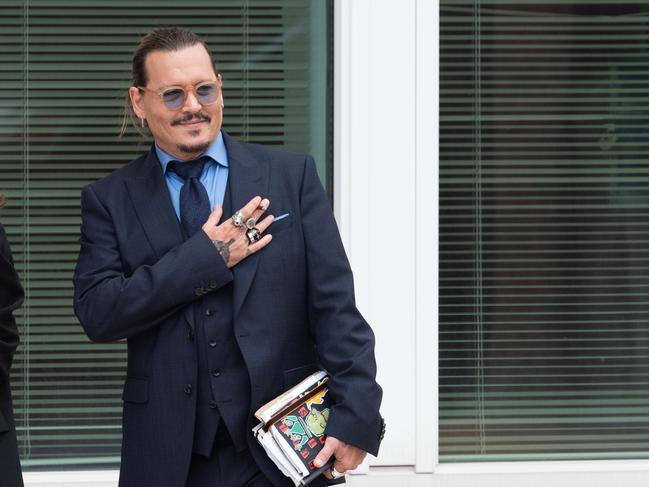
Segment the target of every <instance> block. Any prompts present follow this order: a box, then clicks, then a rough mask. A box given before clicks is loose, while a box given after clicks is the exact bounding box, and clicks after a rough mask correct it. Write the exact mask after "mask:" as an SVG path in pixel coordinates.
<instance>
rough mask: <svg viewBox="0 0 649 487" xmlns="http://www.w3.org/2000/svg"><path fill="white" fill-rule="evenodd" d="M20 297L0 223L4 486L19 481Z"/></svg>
mask: <svg viewBox="0 0 649 487" xmlns="http://www.w3.org/2000/svg"><path fill="white" fill-rule="evenodd" d="M4 204H5V196H4V195H3V194H0V208H2V207H3V206H4ZM23 297H24V296H23V288H22V287H21V286H20V281H19V280H18V274H16V271H15V270H14V265H13V260H12V258H11V250H10V248H9V242H8V241H7V235H6V234H5V230H4V228H3V226H2V225H0V485H2V486H6V487H19V486H22V485H23V480H22V474H21V471H20V461H19V459H18V446H17V444H16V427H15V425H14V415H13V407H12V403H11V387H10V384H9V370H10V369H11V362H12V361H13V355H14V352H15V351H16V348H17V347H18V330H17V329H16V321H15V320H14V318H13V315H12V312H13V311H14V310H15V309H16V308H18V307H19V306H20V305H21V304H22V302H23Z"/></svg>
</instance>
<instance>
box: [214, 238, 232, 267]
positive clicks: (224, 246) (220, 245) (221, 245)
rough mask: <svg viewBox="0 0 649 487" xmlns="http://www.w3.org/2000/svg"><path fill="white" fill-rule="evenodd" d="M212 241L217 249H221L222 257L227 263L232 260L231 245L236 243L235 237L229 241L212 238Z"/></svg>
mask: <svg viewBox="0 0 649 487" xmlns="http://www.w3.org/2000/svg"><path fill="white" fill-rule="evenodd" d="M212 243H213V244H214V246H215V247H216V250H218V251H219V254H221V257H223V260H224V261H225V264H226V265H228V263H229V262H230V245H232V244H233V243H234V239H230V241H229V242H224V241H223V240H212Z"/></svg>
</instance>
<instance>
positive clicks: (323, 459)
mask: <svg viewBox="0 0 649 487" xmlns="http://www.w3.org/2000/svg"><path fill="white" fill-rule="evenodd" d="M264 238H265V237H264ZM335 450H336V442H335V440H333V438H331V437H329V438H327V440H326V441H325V444H324V446H323V447H322V450H320V453H318V456H317V457H315V460H313V464H314V465H315V466H316V468H320V467H322V466H323V465H324V464H325V463H327V462H328V461H329V459H330V458H331V455H333V452H334V451H335Z"/></svg>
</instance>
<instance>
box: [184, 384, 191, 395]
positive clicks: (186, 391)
mask: <svg viewBox="0 0 649 487" xmlns="http://www.w3.org/2000/svg"><path fill="white" fill-rule="evenodd" d="M183 390H184V391H185V394H187V395H190V394H191V393H192V385H191V384H185V387H184V388H183Z"/></svg>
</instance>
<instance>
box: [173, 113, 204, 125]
mask: <svg viewBox="0 0 649 487" xmlns="http://www.w3.org/2000/svg"><path fill="white" fill-rule="evenodd" d="M192 120H205V121H206V122H209V121H210V116H209V115H208V114H207V113H203V112H198V113H189V114H187V115H186V116H184V117H183V118H179V119H177V120H174V121H173V122H171V125H180V124H181V123H185V122H191V121H192Z"/></svg>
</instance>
